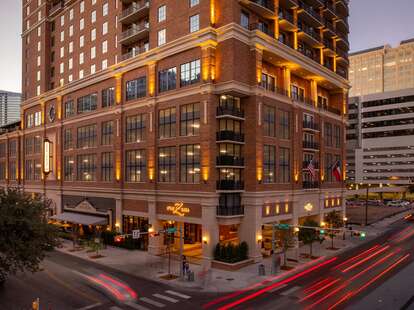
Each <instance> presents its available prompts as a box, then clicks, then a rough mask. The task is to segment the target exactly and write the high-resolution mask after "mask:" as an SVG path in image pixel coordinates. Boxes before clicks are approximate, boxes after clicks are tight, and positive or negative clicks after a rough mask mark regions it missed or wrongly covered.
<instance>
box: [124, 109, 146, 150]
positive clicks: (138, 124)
mask: <svg viewBox="0 0 414 310" xmlns="http://www.w3.org/2000/svg"><path fill="white" fill-rule="evenodd" d="M145 120H146V117H145V114H138V115H134V116H129V117H127V119H126V142H127V143H134V142H135V143H139V142H142V141H144V140H145Z"/></svg>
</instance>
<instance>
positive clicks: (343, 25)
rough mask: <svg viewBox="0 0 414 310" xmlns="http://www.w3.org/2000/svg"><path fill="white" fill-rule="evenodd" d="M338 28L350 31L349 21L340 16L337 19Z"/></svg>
mask: <svg viewBox="0 0 414 310" xmlns="http://www.w3.org/2000/svg"><path fill="white" fill-rule="evenodd" d="M336 29H341V30H342V31H344V32H347V33H349V23H348V20H347V19H346V18H345V17H342V18H338V19H337V21H336Z"/></svg>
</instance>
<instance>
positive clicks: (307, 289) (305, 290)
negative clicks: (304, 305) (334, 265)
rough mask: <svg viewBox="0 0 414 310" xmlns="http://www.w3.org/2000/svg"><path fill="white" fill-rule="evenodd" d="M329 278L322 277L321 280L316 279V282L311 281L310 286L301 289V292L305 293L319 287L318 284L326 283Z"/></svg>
mask: <svg viewBox="0 0 414 310" xmlns="http://www.w3.org/2000/svg"><path fill="white" fill-rule="evenodd" d="M330 280H332V278H331V277H328V278H325V279H323V280H318V281H317V282H314V283H312V284H311V286H309V287H308V288H306V289H304V290H303V292H304V293H305V294H307V293H308V292H310V291H313V290H315V289H316V288H318V287H320V286H322V285H324V284H326V283H327V282H329V281H330Z"/></svg>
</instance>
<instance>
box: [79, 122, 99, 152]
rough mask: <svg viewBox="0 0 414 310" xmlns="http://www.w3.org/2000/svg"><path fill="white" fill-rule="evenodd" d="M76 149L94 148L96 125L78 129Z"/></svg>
mask: <svg viewBox="0 0 414 310" xmlns="http://www.w3.org/2000/svg"><path fill="white" fill-rule="evenodd" d="M77 141H78V148H88V147H94V146H96V124H94V125H88V126H83V127H79V128H78V138H77Z"/></svg>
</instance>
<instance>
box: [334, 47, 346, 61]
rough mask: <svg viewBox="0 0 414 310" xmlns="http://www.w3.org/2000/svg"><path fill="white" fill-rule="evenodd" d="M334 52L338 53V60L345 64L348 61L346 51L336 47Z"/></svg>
mask: <svg viewBox="0 0 414 310" xmlns="http://www.w3.org/2000/svg"><path fill="white" fill-rule="evenodd" d="M336 53H337V54H338V58H337V60H338V61H341V62H344V63H345V64H348V63H349V59H348V53H347V52H345V51H344V50H343V49H340V48H337V49H336Z"/></svg>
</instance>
